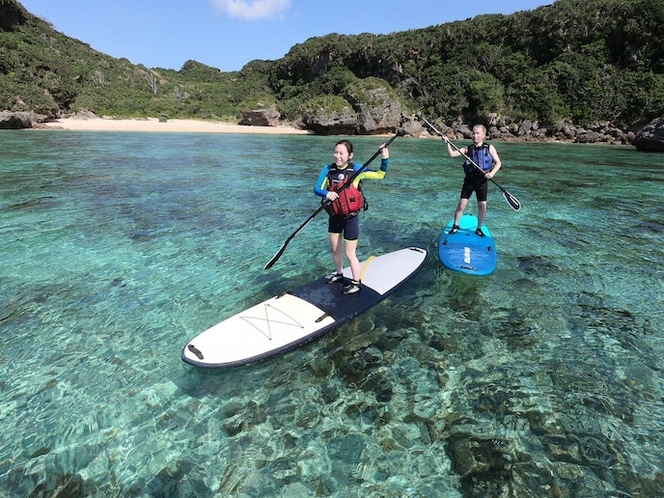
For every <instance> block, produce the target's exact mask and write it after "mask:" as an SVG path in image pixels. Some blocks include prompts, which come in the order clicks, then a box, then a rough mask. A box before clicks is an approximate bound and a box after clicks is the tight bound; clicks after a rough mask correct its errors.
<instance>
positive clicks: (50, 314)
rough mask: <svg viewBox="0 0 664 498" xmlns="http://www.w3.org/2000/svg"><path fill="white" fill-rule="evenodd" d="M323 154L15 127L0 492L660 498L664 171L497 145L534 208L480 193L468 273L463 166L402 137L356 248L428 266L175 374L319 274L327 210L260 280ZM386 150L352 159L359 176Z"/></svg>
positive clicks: (275, 142)
mask: <svg viewBox="0 0 664 498" xmlns="http://www.w3.org/2000/svg"><path fill="white" fill-rule="evenodd" d="M335 141H336V138H334V137H327V138H326V137H313V136H273V135H226V134H223V135H208V134H200V135H199V134H158V133H92V132H64V131H37V130H34V131H26V132H12V131H4V132H2V133H0V235H1V240H2V244H1V245H0V289H2V291H1V294H0V305H1V308H0V337H1V341H2V342H1V346H0V347H1V352H2V354H1V355H0V421H1V422H2V431H0V494H2V495H5V496H10V497H12V496H28V495H30V494H32V493H34V494H35V495H37V494H38V493H42V494H41V495H40V496H49V495H52V494H55V493H56V490H63V489H64V490H65V491H67V492H68V493H69V496H77V493H79V492H80V495H85V496H100V497H101V496H104V497H106V496H289V497H291V496H335V497H348V496H358V497H359V496H381V497H387V496H412V497H428V496H450V497H457V496H458V497H461V496H501V493H502V496H508V494H506V493H512V494H511V495H509V496H544V495H548V496H656V495H658V494H662V493H664V457H663V453H662V450H661V449H662V447H664V382H663V381H664V373H663V371H662V360H661V358H662V355H663V353H664V345H663V342H662V335H663V332H664V329H663V327H662V322H663V319H664V310H663V306H662V296H663V295H664V293H663V290H664V289H663V286H664V284H663V283H662V282H663V281H664V280H663V276H664V275H663V273H664V271H663V268H664V250H663V248H662V246H663V244H664V221H662V220H664V208H663V207H662V202H661V200H662V199H663V198H664V176H663V175H662V173H661V171H662V164H663V156H662V155H652V154H642V153H637V152H636V151H634V150H633V149H632V148H630V147H609V146H588V145H584V146H582V145H570V144H534V143H525V144H524V143H519V144H517V143H499V144H496V145H497V146H498V150H499V152H500V154H501V156H502V159H503V162H504V164H505V166H504V169H503V171H501V173H500V174H499V175H498V177H497V178H496V180H497V181H498V182H499V183H500V184H501V185H502V186H504V187H505V188H507V189H508V190H509V192H510V193H512V194H513V195H514V196H516V197H517V198H518V199H519V200H520V201H521V203H522V205H523V208H522V209H521V211H519V212H514V211H512V210H511V209H510V208H509V206H508V205H507V203H506V202H505V201H504V199H503V198H502V196H501V195H500V191H499V190H498V189H497V188H495V187H493V186H492V187H491V191H490V199H489V203H490V204H489V215H488V218H487V224H488V225H489V226H490V228H491V231H492V232H493V234H494V236H495V238H496V241H497V248H498V254H499V257H498V268H497V270H496V271H495V272H494V273H493V274H492V275H490V276H488V277H482V278H476V277H469V276H463V275H459V274H453V273H451V272H449V271H447V270H445V269H443V268H442V266H441V265H440V264H439V263H438V261H437V259H436V255H435V252H436V242H437V238H438V235H439V234H440V230H441V229H442V227H443V226H444V225H445V223H447V221H448V220H449V219H450V217H451V214H452V211H453V209H454V207H455V205H456V201H457V196H458V190H459V188H460V182H461V170H460V168H458V167H457V164H456V162H455V161H454V160H451V159H449V158H447V157H446V155H445V154H444V149H443V147H442V144H441V142H440V141H438V140H424V139H406V138H399V139H397V140H396V141H395V142H394V143H393V144H392V147H391V149H390V150H391V156H392V164H391V168H390V171H389V173H388V175H387V177H386V178H385V180H383V181H382V182H371V183H368V184H367V186H366V191H367V193H368V197H369V201H370V205H371V207H370V209H369V211H367V212H366V213H365V214H364V215H363V218H362V221H361V225H362V235H361V239H360V248H359V253H360V255H361V257H362V258H366V257H368V256H369V255H371V254H381V253H385V252H389V251H392V250H396V249H400V248H403V247H406V246H410V245H417V246H421V247H425V248H427V249H428V250H429V251H430V256H429V259H428V262H427V264H426V265H425V267H424V269H423V270H422V271H421V272H420V273H419V274H418V275H417V276H416V277H415V278H414V279H413V280H411V281H410V283H409V284H408V285H407V286H405V287H404V288H402V289H401V290H400V291H398V292H397V293H396V294H395V295H393V296H392V297H390V298H389V299H388V300H387V301H385V302H383V303H381V304H380V305H379V306H378V307H376V308H374V309H373V310H371V311H369V312H367V313H366V314H364V315H362V316H360V317H358V318H357V319H355V320H354V321H352V322H350V323H349V324H347V325H345V326H343V327H341V328H339V329H337V330H335V331H333V332H331V333H329V334H327V335H325V336H324V337H322V338H320V339H319V340H317V341H315V342H313V343H311V344H309V345H307V346H305V347H302V348H299V349H297V350H295V351H292V352H290V353H287V354H285V355H282V356H279V357H276V358H273V359H270V360H266V361H264V362H261V363H258V364H254V365H250V366H246V367H241V368H236V369H232V370H226V371H205V370H198V369H195V368H193V367H190V366H188V365H185V364H184V363H183V362H182V361H181V360H180V350H181V348H182V347H183V346H184V345H185V344H186V343H187V341H188V340H189V339H191V338H192V337H194V336H195V335H196V334H198V333H199V332H201V331H202V330H204V329H206V328H207V327H209V326H211V325H213V324H215V323H217V322H219V321H221V320H222V319H224V318H226V317H228V316H230V315H231V314H234V313H236V312H237V311H240V310H241V309H244V308H246V307H249V306H250V305H252V304H255V303H257V302H259V301H262V300H263V299H266V298H268V297H270V296H272V295H274V294H276V293H278V292H281V291H284V290H287V289H289V288H291V287H293V286H296V285H299V284H302V283H306V282H308V281H310V280H312V279H313V278H317V277H319V276H321V275H323V274H324V273H326V272H328V271H329V270H330V269H331V268H332V265H331V258H330V255H329V253H328V245H327V244H328V243H327V240H326V239H327V237H326V234H325V231H326V224H325V219H324V215H321V216H319V217H317V218H315V219H314V221H313V222H312V223H311V224H310V225H308V226H307V227H306V229H304V230H303V231H302V232H301V233H300V234H298V236H297V237H296V238H295V239H293V241H292V242H291V243H290V244H289V246H288V248H287V250H286V252H285V254H284V255H283V256H282V257H281V259H280V260H279V261H278V262H277V264H276V265H275V266H274V267H273V268H271V269H270V270H267V271H266V270H264V269H263V267H264V265H265V264H266V263H267V262H268V261H269V259H270V258H271V257H272V256H273V255H274V254H275V252H276V251H277V250H278V249H279V248H280V247H281V244H282V243H283V242H284V241H285V240H286V238H287V237H288V236H289V235H290V234H291V233H292V232H293V231H294V230H295V229H296V228H297V227H298V226H299V225H300V224H301V223H302V222H303V221H304V220H305V219H306V218H307V217H308V216H309V215H310V214H311V213H312V212H313V211H314V210H315V209H316V208H317V207H318V201H317V198H316V197H315V196H314V195H313V193H312V189H313V184H314V182H315V180H316V177H317V175H318V172H319V171H320V168H321V167H322V165H323V164H324V163H325V162H328V161H329V160H331V151H332V149H333V144H334V142H335ZM380 142H381V139H379V138H376V137H366V138H358V139H356V140H355V145H356V159H357V160H358V162H361V161H363V160H365V159H366V158H368V157H369V156H371V155H372V154H373V153H374V152H375V151H376V149H377V147H378V145H379V144H380ZM473 202H474V201H471V206H472V205H473ZM473 211H474V209H473V208H470V209H469V212H471V213H472V212H473Z"/></svg>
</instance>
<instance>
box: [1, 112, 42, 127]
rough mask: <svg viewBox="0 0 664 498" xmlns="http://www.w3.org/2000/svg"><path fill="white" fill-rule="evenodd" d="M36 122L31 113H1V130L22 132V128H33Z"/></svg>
mask: <svg viewBox="0 0 664 498" xmlns="http://www.w3.org/2000/svg"><path fill="white" fill-rule="evenodd" d="M34 122H35V116H34V114H32V113H31V112H25V111H19V112H11V111H2V112H0V130H20V129H22V128H32V127H33V123H34Z"/></svg>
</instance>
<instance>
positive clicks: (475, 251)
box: [438, 214, 498, 275]
mask: <svg viewBox="0 0 664 498" xmlns="http://www.w3.org/2000/svg"><path fill="white" fill-rule="evenodd" d="M453 224H454V220H450V222H449V223H448V224H447V225H446V226H445V228H444V229H443V231H442V233H441V234H440V238H439V239H438V259H439V260H440V262H441V263H442V264H443V266H445V267H446V268H449V269H450V270H453V271H456V272H459V273H465V274H468V275H489V274H490V273H491V272H493V270H494V269H495V268H496V264H497V262H498V255H497V254H496V244H495V241H494V239H493V236H492V235H491V232H490V231H489V228H488V227H487V226H486V225H482V231H483V232H484V237H482V236H480V235H477V234H476V233H475V230H476V229H477V217H476V216H474V215H471V214H464V215H463V216H462V217H461V220H460V222H459V227H460V228H459V231H458V232H457V233H455V234H450V230H452V225H453Z"/></svg>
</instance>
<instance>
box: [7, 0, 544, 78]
mask: <svg viewBox="0 0 664 498" xmlns="http://www.w3.org/2000/svg"><path fill="white" fill-rule="evenodd" d="M19 2H20V3H21V4H22V5H23V6H24V7H25V8H26V9H27V10H28V11H29V12H31V13H32V14H34V15H36V16H39V17H41V18H43V19H45V20H47V21H49V22H50V23H51V24H52V25H53V27H54V28H55V29H56V30H57V31H60V32H61V33H64V34H65V35H67V36H70V37H72V38H76V39H78V40H80V41H82V42H85V43H87V44H88V45H90V46H91V47H92V48H94V49H95V50H98V51H100V52H103V53H105V54H107V55H110V56H112V57H116V58H122V57H124V58H127V59H129V60H130V61H131V62H132V63H133V64H143V65H145V66H147V67H149V68H155V67H162V68H168V69H175V70H179V69H180V68H181V67H182V65H183V64H184V63H185V62H186V61H187V60H189V59H194V60H196V61H198V62H201V63H203V64H207V65H208V66H212V67H216V68H218V69H221V70H222V71H237V70H239V69H241V68H242V66H244V65H245V64H246V63H248V62H250V61H252V60H255V59H267V60H275V59H280V58H281V57H283V56H284V55H285V54H286V53H287V52H288V51H289V50H290V48H291V47H292V46H293V45H295V44H298V43H302V42H304V41H306V40H307V39H308V38H311V37H314V36H324V35H326V34H329V33H340V34H348V35H352V34H359V33H374V34H387V33H393V32H396V31H406V30H409V29H417V28H425V27H427V26H433V25H437V24H443V23H446V22H450V21H457V20H464V19H468V18H471V17H475V16H477V15H480V14H499V13H500V14H511V13H513V12H517V11H520V10H532V9H535V8H537V7H540V6H542V5H550V4H552V3H553V0H549V1H542V0H467V1H454V2H452V1H446V0H382V1H379V2H374V1H370V0H19Z"/></svg>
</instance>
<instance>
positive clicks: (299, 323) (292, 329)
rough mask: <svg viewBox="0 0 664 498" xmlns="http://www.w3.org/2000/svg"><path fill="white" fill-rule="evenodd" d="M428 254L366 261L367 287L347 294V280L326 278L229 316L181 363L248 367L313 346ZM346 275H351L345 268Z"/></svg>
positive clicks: (409, 251) (410, 251)
mask: <svg viewBox="0 0 664 498" xmlns="http://www.w3.org/2000/svg"><path fill="white" fill-rule="evenodd" d="M426 257H427V251H426V250H424V249H420V248H419V247H408V248H406V249H401V250H398V251H394V252H391V253H388V254H384V255H382V256H377V257H373V256H372V257H370V258H368V259H367V260H366V261H364V262H362V263H361V265H362V289H361V290H360V292H357V293H355V294H349V295H345V294H343V293H342V289H343V285H344V281H340V282H335V283H333V284H328V283H327V281H326V280H325V277H322V278H319V279H318V280H314V281H313V282H311V283H309V284H306V285H303V286H301V287H297V288H295V289H293V290H290V291H288V292H285V293H283V294H280V295H278V296H274V297H272V298H270V299H268V300H266V301H263V302H262V303H259V304H257V305H255V306H253V307H251V308H249V309H247V310H245V311H242V312H240V313H238V314H236V315H233V316H231V317H230V318H227V319H226V320H224V321H222V322H221V323H218V324H217V325H214V326H213V327H211V328H209V329H207V330H206V331H204V332H202V333H201V334H199V335H198V336H196V337H195V338H194V339H193V340H192V341H191V342H189V343H188V344H187V345H186V346H185V347H184V348H183V349H182V355H181V356H182V360H183V361H184V362H186V363H189V364H191V365H194V366H197V367H203V368H226V367H234V366H240V365H246V364H248V363H253V362H256V361H259V360H263V359H265V358H268V357H270V356H273V355H276V354H279V353H283V352H285V351H289V350H291V349H294V348H296V347H299V346H301V345H303V344H306V343H307V342H310V341H312V340H314V339H316V338H317V337H320V336H321V335H323V334H325V333H327V332H329V331H330V330H332V329H334V328H336V327H339V326H340V325H342V324H344V323H345V322H347V321H348V320H350V319H352V318H354V317H356V316H357V315H359V314H361V313H363V312H365V311H367V310H368V309H369V308H371V307H373V306H375V305H376V304H378V303H379V302H380V301H382V300H383V299H385V298H386V297H387V296H389V295H390V294H391V293H392V292H394V291H395V290H396V289H398V288H399V287H400V286H401V285H403V284H404V283H405V282H406V281H407V280H409V279H410V278H411V277H413V276H414V275H415V274H416V273H417V271H418V270H419V269H420V268H421V267H422V265H423V264H424V262H425V260H426ZM344 277H346V279H349V278H350V277H351V271H350V268H344Z"/></svg>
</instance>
